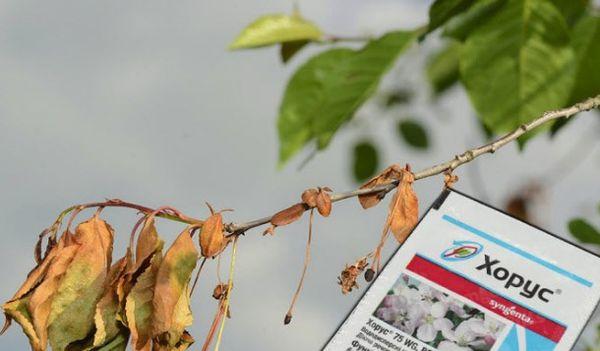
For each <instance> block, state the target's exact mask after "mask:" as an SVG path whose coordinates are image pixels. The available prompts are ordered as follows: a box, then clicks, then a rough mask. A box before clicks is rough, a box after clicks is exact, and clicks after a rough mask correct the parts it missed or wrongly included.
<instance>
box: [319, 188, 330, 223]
mask: <svg viewBox="0 0 600 351" xmlns="http://www.w3.org/2000/svg"><path fill="white" fill-rule="evenodd" d="M317 210H318V211H319V214H320V215H321V216H323V217H328V216H329V215H330V214H331V196H330V195H329V193H328V192H327V191H326V190H325V189H319V194H318V195H317Z"/></svg>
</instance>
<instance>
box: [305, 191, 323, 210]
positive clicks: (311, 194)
mask: <svg viewBox="0 0 600 351" xmlns="http://www.w3.org/2000/svg"><path fill="white" fill-rule="evenodd" d="M318 195H319V189H314V188H312V189H306V190H304V192H303V193H302V202H304V203H305V204H307V205H308V206H309V207H317V196H318Z"/></svg>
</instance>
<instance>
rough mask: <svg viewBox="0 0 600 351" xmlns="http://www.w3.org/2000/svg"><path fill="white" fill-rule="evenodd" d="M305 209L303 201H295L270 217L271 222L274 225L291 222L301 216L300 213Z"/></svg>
mask: <svg viewBox="0 0 600 351" xmlns="http://www.w3.org/2000/svg"><path fill="white" fill-rule="evenodd" d="M305 210H306V205H305V204H304V203H297V204H295V205H292V206H290V207H288V208H286V209H285V210H282V211H279V212H277V213H276V214H275V215H273V217H272V218H271V224H272V225H274V226H278V227H279V226H283V225H288V224H290V223H293V222H295V221H297V220H298V219H300V217H302V214H303V213H304V211H305Z"/></svg>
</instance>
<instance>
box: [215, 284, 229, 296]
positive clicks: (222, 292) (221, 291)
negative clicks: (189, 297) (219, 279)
mask: <svg viewBox="0 0 600 351" xmlns="http://www.w3.org/2000/svg"><path fill="white" fill-rule="evenodd" d="M227 290H228V285H227V284H224V283H223V284H217V286H215V289H214V290H213V294H212V297H213V298H215V299H216V300H222V299H224V298H226V297H227Z"/></svg>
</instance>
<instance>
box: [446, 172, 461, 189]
mask: <svg viewBox="0 0 600 351" xmlns="http://www.w3.org/2000/svg"><path fill="white" fill-rule="evenodd" d="M456 182H458V176H457V175H456V174H454V173H452V172H451V171H446V172H444V186H445V187H446V188H451V187H452V186H453V185H454V184H456Z"/></svg>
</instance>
